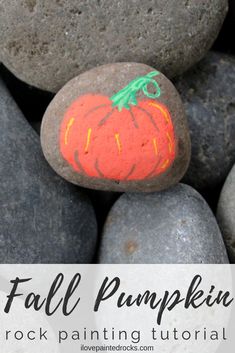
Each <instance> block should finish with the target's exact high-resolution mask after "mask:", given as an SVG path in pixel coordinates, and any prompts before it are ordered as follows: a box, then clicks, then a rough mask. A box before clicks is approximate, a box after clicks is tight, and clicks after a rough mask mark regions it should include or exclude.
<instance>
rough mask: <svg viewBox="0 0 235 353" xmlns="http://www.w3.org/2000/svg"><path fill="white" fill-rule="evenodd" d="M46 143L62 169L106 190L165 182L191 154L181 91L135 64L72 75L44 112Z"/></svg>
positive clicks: (172, 181) (137, 188) (147, 187)
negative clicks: (71, 78) (73, 76)
mask: <svg viewBox="0 0 235 353" xmlns="http://www.w3.org/2000/svg"><path fill="white" fill-rule="evenodd" d="M152 73H153V74H154V76H151V78H150V76H149V75H152ZM146 80H147V85H146ZM149 80H150V81H149ZM143 83H144V85H143ZM146 90H147V92H146ZM123 92H124V93H123ZM156 94H159V96H156ZM114 96H115V98H114ZM120 97H121V99H120ZM126 98H127V101H126ZM115 104H117V105H115ZM41 143H42V148H43V152H44V155H45V157H46V159H47V160H48V162H49V164H50V165H51V166H52V168H53V169H54V170H55V171H56V172H57V173H58V174H59V175H61V176H62V177H64V178H65V179H67V180H68V181H70V182H72V183H74V184H78V185H81V186H85V187H88V188H93V189H100V190H109V191H127V190H128V191H143V192H146V191H153V190H154V191H156V190H161V189H164V188H167V187H169V186H170V185H173V184H175V183H177V182H178V181H179V180H180V179H181V178H182V176H183V175H184V173H185V171H186V169H187V167H188V163H189V159H190V139H189V130H188V125H187V120H186V118H185V113H184V109H183V105H182V102H181V99H180V97H179V94H178V92H177V91H176V89H175V87H174V86H173V85H172V83H171V82H170V81H169V80H168V79H167V78H166V77H165V76H164V75H162V74H160V73H159V72H156V71H155V70H154V69H153V68H151V67H149V66H147V65H144V64H136V63H116V64H109V65H103V66H100V67H98V68H95V69H92V70H89V71H87V72H85V73H84V74H81V75H79V76H77V77H76V78H74V79H73V80H71V81H70V82H68V83H67V84H66V85H65V86H64V87H63V88H62V89H61V90H60V91H59V92H58V93H57V95H56V96H55V98H54V99H53V100H52V102H51V103H50V105H49V107H48V108H47V110H46V112H45V115H44V117H43V122H42V128H41Z"/></svg>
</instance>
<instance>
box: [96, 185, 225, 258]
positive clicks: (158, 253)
mask: <svg viewBox="0 0 235 353" xmlns="http://www.w3.org/2000/svg"><path fill="white" fill-rule="evenodd" d="M99 258H100V262H101V263H135V264H137V263H156V264H157V263H187V264H190V263H216V264H223V263H228V257H227V253H226V250H225V246H224V243H223V240H222V236H221V233H220V231H219V227H218V225H217V223H216V220H215V217H214V216H213V214H212V212H211V210H210V208H209V207H208V205H207V203H206V202H205V200H204V199H203V198H202V197H201V195H200V194H199V193H198V192H197V191H195V190H194V189H192V188H191V187H190V186H187V185H184V184H178V185H177V186H175V187H173V188H171V189H168V190H167V191H162V192H158V193H152V194H145V195H142V194H124V195H122V196H121V197H120V198H119V200H118V201H117V202H116V204H115V205H114V206H113V208H112V209H111V212H110V213H109V216H108V218H107V221H106V224H105V227H104V231H103V238H102V244H101V249H100V256H99Z"/></svg>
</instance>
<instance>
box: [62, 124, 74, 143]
mask: <svg viewBox="0 0 235 353" xmlns="http://www.w3.org/2000/svg"><path fill="white" fill-rule="evenodd" d="M73 123H74V118H71V119H70V120H69V122H68V125H67V128H66V131H65V137H64V143H65V144H66V145H67V144H68V134H69V130H70V128H71V126H72V125H73Z"/></svg>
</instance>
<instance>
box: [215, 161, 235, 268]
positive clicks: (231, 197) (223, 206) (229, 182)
mask: <svg viewBox="0 0 235 353" xmlns="http://www.w3.org/2000/svg"><path fill="white" fill-rule="evenodd" d="M217 220H218V223H219V226H220V229H221V232H222V234H223V237H224V240H225V244H226V246H227V250H228V254H229V257H230V259H231V261H232V263H235V166H234V167H233V168H232V170H231V172H230V173H229V175H228V177H227V179H226V182H225V184H224V186H223V189H222V191H221V194H220V199H219V203H218V209H217Z"/></svg>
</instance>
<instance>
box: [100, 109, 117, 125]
mask: <svg viewBox="0 0 235 353" xmlns="http://www.w3.org/2000/svg"><path fill="white" fill-rule="evenodd" d="M114 110H115V108H112V110H111V111H110V112H108V113H107V114H106V115H105V116H104V117H103V118H102V119H101V120H100V122H99V124H98V126H102V125H104V124H105V123H106V121H107V120H108V118H109V117H110V116H111V115H112V114H113V112H114Z"/></svg>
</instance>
